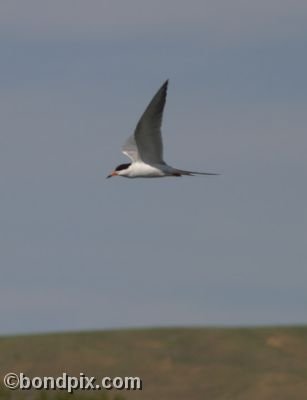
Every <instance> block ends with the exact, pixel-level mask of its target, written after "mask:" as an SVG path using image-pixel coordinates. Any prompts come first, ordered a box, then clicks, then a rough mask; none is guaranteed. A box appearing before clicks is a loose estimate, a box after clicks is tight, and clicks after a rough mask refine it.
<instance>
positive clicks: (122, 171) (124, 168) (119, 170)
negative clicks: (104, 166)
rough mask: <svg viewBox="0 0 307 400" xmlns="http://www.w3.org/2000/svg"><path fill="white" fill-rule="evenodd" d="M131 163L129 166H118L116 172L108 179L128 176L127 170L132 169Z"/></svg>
mask: <svg viewBox="0 0 307 400" xmlns="http://www.w3.org/2000/svg"><path fill="white" fill-rule="evenodd" d="M130 165H131V163H127V164H120V165H118V166H117V167H116V168H115V169H114V171H112V172H111V173H110V175H108V176H107V178H112V176H125V175H127V173H126V172H127V169H128V168H129V167H130Z"/></svg>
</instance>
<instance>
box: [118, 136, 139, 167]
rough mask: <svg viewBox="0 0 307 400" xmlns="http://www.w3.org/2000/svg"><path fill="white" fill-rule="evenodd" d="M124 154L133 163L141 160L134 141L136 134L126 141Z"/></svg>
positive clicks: (123, 148)
mask: <svg viewBox="0 0 307 400" xmlns="http://www.w3.org/2000/svg"><path fill="white" fill-rule="evenodd" d="M122 153H124V154H125V155H126V156H128V157H129V158H130V160H131V161H132V162H136V161H139V160H140V155H139V152H138V148H137V145H136V142H135V139H134V134H133V135H131V136H129V137H128V139H127V140H126V142H125V144H124V145H123V147H122Z"/></svg>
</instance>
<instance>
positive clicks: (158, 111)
mask: <svg viewBox="0 0 307 400" xmlns="http://www.w3.org/2000/svg"><path fill="white" fill-rule="evenodd" d="M167 85H168V80H167V81H166V82H164V84H163V85H162V86H161V88H160V89H159V90H158V92H157V93H156V94H155V96H154V97H153V99H152V100H151V102H150V103H149V105H148V107H147V108H146V110H145V111H144V113H143V115H142V117H141V118H140V120H139V122H138V124H137V126H136V128H135V131H134V140H135V144H136V146H137V151H138V155H139V157H140V158H141V159H142V160H143V161H144V162H145V163H148V164H155V163H164V161H163V143H162V136H161V124H162V116H163V109H164V105H165V100H166V93H167ZM128 140H129V139H128ZM126 154H127V153H126ZM127 155H128V154H127ZM129 157H130V156H129Z"/></svg>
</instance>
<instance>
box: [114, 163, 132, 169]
mask: <svg viewBox="0 0 307 400" xmlns="http://www.w3.org/2000/svg"><path fill="white" fill-rule="evenodd" d="M130 165H131V163H127V164H120V165H119V166H118V167H116V168H115V171H122V170H123V169H127V168H128V167H129V166H130Z"/></svg>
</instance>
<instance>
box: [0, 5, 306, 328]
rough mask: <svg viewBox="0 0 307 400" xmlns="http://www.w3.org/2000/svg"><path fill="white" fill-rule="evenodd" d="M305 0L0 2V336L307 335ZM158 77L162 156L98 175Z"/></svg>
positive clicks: (115, 155)
mask: <svg viewBox="0 0 307 400" xmlns="http://www.w3.org/2000/svg"><path fill="white" fill-rule="evenodd" d="M306 43H307V2H306V1H305V0H304V1H303V0H302V1H299V0H297V1H296V0H287V1H286V0H284V1H282V0H279V1H278V0H258V1H243V0H241V1H240V0H220V1H216V0H214V1H213V0H211V1H210V0H205V1H197V0H191V1H189V2H187V1H175V0H169V1H165V0H164V1H162V0H159V1H157V0H156V1H154V2H144V1H141V0H133V1H102V0H100V1H94V0H89V1H86V2H85V1H81V0H74V1H62V0H61V1H60V0H53V1H48V2H41V1H38V0H37V1H34V0H28V1H26V2H25V1H24V2H23V1H14V0H12V1H10V2H8V1H7V2H1V5H0V48H1V63H0V72H1V73H0V88H1V90H0V102H1V104H0V118H1V133H0V187H1V201H0V263H1V266H0V267H1V270H0V272H1V275H0V276H1V279H0V313H1V326H0V334H5V333H19V332H36V331H58V330H67V329H69V330H73V329H92V328H113V327H122V326H125V327H134V326H156V325H195V324H197V325H210V324H218V325H226V324H227V325H235V324H240V325H243V324H244V325H245V324H275V323H281V324H283V323H286V324H288V323H306V322H307V268H306V259H307V211H306V204H307V185H306V181H307V179H306V178H307V157H306V150H307V129H306V126H307V109H306V106H307V79H306V71H307V52H306ZM166 78H169V79H170V85H169V92H168V98H167V104H166V109H165V115H164V122H163V135H164V142H165V159H166V161H168V162H169V163H170V164H171V165H174V166H178V167H181V168H183V169H192V170H193V169H195V170H205V171H206V170H207V171H216V172H221V173H222V175H221V176H219V177H194V178H180V179H179V178H176V179H171V178H169V179H167V178H165V179H157V180H126V179H123V178H122V179H120V178H114V179H109V180H106V179H105V176H106V175H107V174H108V173H109V172H110V171H111V170H112V169H113V168H114V167H115V166H116V165H118V164H119V163H121V162H125V160H126V158H125V157H124V156H123V155H122V154H121V153H120V146H121V145H122V143H123V142H124V141H125V139H126V137H127V136H128V135H130V134H131V133H132V131H133V130H134V127H135V124H136V122H137V120H138V118H139V117H140V115H141V113H142V112H143V110H144V108H145V107H146V105H147V103H148V102H149V100H150V99H151V97H152V96H153V95H154V93H155V92H156V90H157V89H158V88H159V87H160V85H161V84H162V83H163V81H164V80H165V79H166Z"/></svg>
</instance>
